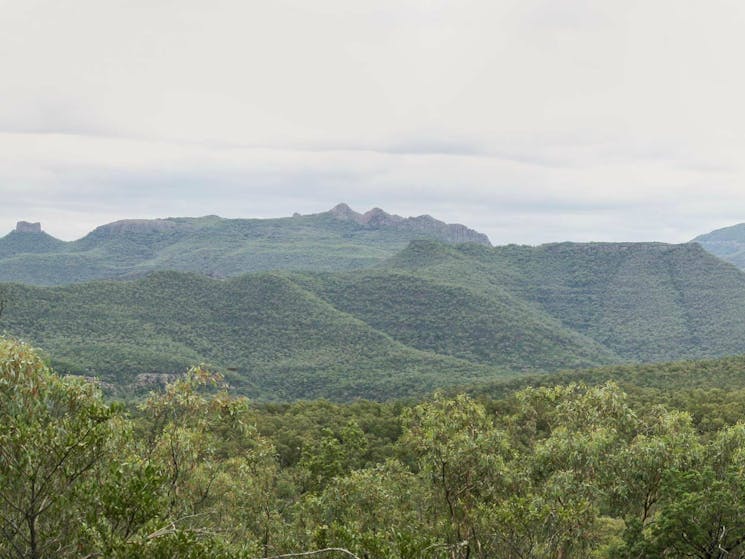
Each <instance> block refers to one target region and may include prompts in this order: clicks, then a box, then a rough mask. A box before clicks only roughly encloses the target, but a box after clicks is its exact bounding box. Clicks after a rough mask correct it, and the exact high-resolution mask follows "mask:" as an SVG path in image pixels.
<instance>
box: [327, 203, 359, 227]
mask: <svg viewBox="0 0 745 559" xmlns="http://www.w3.org/2000/svg"><path fill="white" fill-rule="evenodd" d="M329 213H330V214H331V215H333V216H334V217H335V218H336V219H340V220H342V221H357V222H359V220H360V218H361V217H362V215H361V214H358V213H357V212H356V211H354V210H353V209H352V208H350V207H349V206H347V205H346V204H344V203H343V202H342V203H341V204H337V205H336V206H334V207H333V208H331V209H330V210H329Z"/></svg>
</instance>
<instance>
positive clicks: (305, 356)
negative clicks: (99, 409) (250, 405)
mask: <svg viewBox="0 0 745 559" xmlns="http://www.w3.org/2000/svg"><path fill="white" fill-rule="evenodd" d="M340 223H342V224H343V223H346V222H340ZM345 227H346V225H345ZM117 238H118V237H117ZM5 290H6V292H7V295H8V297H9V298H10V299H11V300H12V303H13V304H12V305H9V306H8V308H7V309H6V311H5V312H4V314H3V317H2V320H3V328H4V329H6V331H7V332H9V333H10V334H12V335H15V336H18V337H22V338H24V339H28V340H30V341H32V342H33V343H35V344H38V345H40V346H42V347H44V348H45V349H46V351H48V352H49V354H50V356H51V359H52V363H53V364H54V366H55V367H57V368H58V369H59V370H62V371H65V372H70V373H75V374H80V375H84V376H97V377H100V378H101V379H102V380H103V381H104V387H105V388H107V389H110V390H111V391H112V393H115V394H116V393H118V394H120V395H127V396H131V395H133V394H134V395H141V394H143V393H144V392H146V391H147V390H149V389H150V388H152V387H153V386H154V385H155V384H157V383H159V382H160V383H162V382H163V380H164V379H165V380H168V379H169V378H172V377H168V376H167V375H173V374H177V373H181V372H183V371H185V370H186V369H187V368H188V367H189V366H190V365H191V364H193V363H207V364H209V365H210V367H211V368H213V369H215V370H218V371H221V372H222V373H223V374H224V375H225V376H226V378H227V379H228V381H229V382H230V383H231V384H232V385H233V386H234V388H235V389H236V390H238V391H240V392H241V393H243V394H246V395H248V396H251V397H254V398H260V399H273V400H288V399H297V398H317V397H327V398H332V399H334V400H347V401H348V400H351V399H354V398H356V397H364V398H370V399H377V400H383V399H386V398H391V397H406V396H421V395H423V394H425V393H428V392H431V391H433V390H434V389H436V388H439V387H443V386H460V385H465V384H474V383H476V382H481V381H485V380H493V379H498V378H505V377H507V376H512V377H515V376H517V375H521V374H525V373H537V372H541V371H552V370H557V369H567V368H587V367H590V366H595V365H604V364H612V363H622V362H629V361H661V360H669V359H691V358H704V357H712V356H720V355H731V354H738V353H743V352H745V345H744V344H745V341H744V340H745V276H743V274H742V273H741V272H739V271H737V270H735V269H734V268H732V267H731V266H729V265H726V264H723V263H722V262H720V261H718V260H716V259H715V258H713V257H711V256H709V255H707V254H706V253H704V252H703V251H702V250H701V249H700V247H697V246H696V245H680V246H672V245H661V244H644V243H641V244H619V245H615V244H614V245H610V244H589V245H575V244H560V245H546V246H541V247H515V246H508V247H499V248H489V247H484V246H479V245H458V246H450V245H444V244H439V243H436V242H430V241H417V242H414V243H412V244H411V245H410V246H409V247H408V248H407V249H406V250H404V251H402V252H401V253H399V254H398V255H397V256H395V257H394V258H391V259H390V260H389V261H387V262H386V263H385V265H383V266H380V267H379V268H376V269H374V270H364V271H355V272H338V273H297V272H296V273H260V274H252V275H247V276H241V277H236V278H231V279H228V280H215V279H209V278H206V277H203V276H197V275H193V274H183V273H177V272H158V273H154V274H152V275H149V276H147V277H145V278H141V279H139V280H136V281H127V282H93V283H89V284H79V285H72V286H67V287H59V288H32V287H27V286H21V285H16V284H7V285H6V286H5ZM696 366H697V367H698V366H699V365H696ZM702 366H703V365H702ZM734 366H735V365H733V367H734ZM666 367H667V368H666V371H667V377H668V378H670V379H673V380H674V382H683V381H682V380H680V378H682V377H683V376H685V375H686V369H687V367H688V365H686V364H685V363H682V364H680V365H679V366H677V367H678V369H679V370H677V371H676V366H675V365H666ZM714 368H717V369H718V368H719V365H715V366H714ZM644 371H645V369H643V368H632V369H623V368H622V367H620V368H613V369H607V370H605V372H602V371H601V372H596V371H592V372H589V373H586V376H589V377H593V378H599V377H600V376H603V375H605V376H606V378H608V379H613V378H616V377H615V375H620V376H624V375H625V376H626V377H636V376H639V375H641V374H643V372H644ZM655 374H656V373H655ZM732 374H733V375H737V374H739V372H738V371H735V370H733V372H732ZM163 375H166V376H165V377H164V376H163ZM580 377H581V374H580ZM580 377H577V378H578V379H580V380H581V378H580ZM697 378H698V379H700V382H702V383H706V382H708V381H707V380H706V377H704V376H702V375H698V376H697ZM619 380H623V379H620V378H619ZM636 380H637V379H635V378H634V384H640V385H644V382H645V381H640V382H636ZM659 380H660V381H661V380H662V377H661V376H660V377H659ZM536 382H539V383H540V382H544V381H540V380H538V381H536ZM545 382H549V381H545ZM550 382H554V381H553V380H552V381H550ZM557 382H560V381H557ZM686 382H689V383H690V385H691V386H693V385H694V383H695V381H693V380H689V381H686ZM117 391H118V392H117Z"/></svg>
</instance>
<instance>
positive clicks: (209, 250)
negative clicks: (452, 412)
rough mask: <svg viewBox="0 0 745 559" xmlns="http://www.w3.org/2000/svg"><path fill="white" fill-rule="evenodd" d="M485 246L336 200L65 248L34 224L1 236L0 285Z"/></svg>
mask: <svg viewBox="0 0 745 559" xmlns="http://www.w3.org/2000/svg"><path fill="white" fill-rule="evenodd" d="M422 238H424V239H432V240H438V241H443V242H448V243H462V242H471V243H477V244H482V245H485V246H489V245H490V243H489V239H488V238H487V237H486V235H483V234H481V233H478V232H476V231H474V230H472V229H469V228H467V227H465V226H463V225H458V224H446V223H443V222H441V221H438V220H436V219H434V218H432V217H430V216H428V215H422V216H419V217H409V218H403V217H400V216H397V215H391V214H388V213H386V212H384V211H383V210H381V209H379V208H374V209H372V210H370V211H368V212H366V213H364V214H359V213H357V212H355V211H353V210H352V209H351V208H350V207H349V206H347V205H346V204H339V205H337V206H336V207H334V208H332V209H331V210H329V211H327V212H323V213H319V214H312V215H299V214H295V215H293V216H292V217H286V218H277V219H223V218H220V217H217V216H207V217H199V218H166V219H151V220H138V219H130V220H124V221H117V222H114V223H109V224H107V225H102V226H100V227H98V228H96V229H95V230H93V231H91V232H90V233H89V234H87V235H86V236H85V237H83V238H81V239H78V240H76V241H72V242H64V241H61V240H59V239H56V238H54V237H52V236H51V235H48V234H47V233H45V232H43V231H42V229H41V225H40V224H38V223H27V222H19V223H18V225H17V227H16V229H15V230H14V231H12V232H10V233H9V234H8V235H6V236H5V237H2V238H0V281H5V282H20V283H26V284H31V285H64V284H69V283H75V282H81V281H91V280H96V279H126V278H136V277H141V276H144V275H145V274H147V273H149V272H152V271H155V270H178V271H185V272H197V273H200V274H204V275H209V276H212V277H229V276H236V275H239V274H243V273H247V272H257V271H267V270H315V271H338V270H352V269H360V268H369V267H371V266H374V265H375V264H378V263H380V262H382V261H383V260H385V259H386V258H388V257H390V256H392V255H393V254H395V253H396V252H398V251H399V250H401V249H403V248H404V247H405V246H406V245H407V243H408V242H409V241H411V240H415V239H422Z"/></svg>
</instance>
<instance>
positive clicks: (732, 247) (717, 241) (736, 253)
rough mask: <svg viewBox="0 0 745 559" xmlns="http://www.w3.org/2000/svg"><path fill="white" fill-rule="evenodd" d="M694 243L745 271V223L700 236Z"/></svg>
mask: <svg viewBox="0 0 745 559" xmlns="http://www.w3.org/2000/svg"><path fill="white" fill-rule="evenodd" d="M692 242H695V243H698V244H700V245H701V246H702V247H704V248H705V249H706V250H708V251H709V252H711V253H712V254H714V255H716V256H718V257H719V258H721V259H723V260H726V261H727V262H731V263H732V264H734V265H735V266H737V267H738V268H741V269H745V223H739V224H737V225H732V226H731V227H724V228H722V229H717V230H716V231H712V232H711V233H706V234H705V235H699V236H698V237H696V238H695V239H693V241H692Z"/></svg>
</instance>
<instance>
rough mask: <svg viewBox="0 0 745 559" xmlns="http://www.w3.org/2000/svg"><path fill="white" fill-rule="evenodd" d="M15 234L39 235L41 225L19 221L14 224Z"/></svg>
mask: <svg viewBox="0 0 745 559" xmlns="http://www.w3.org/2000/svg"><path fill="white" fill-rule="evenodd" d="M16 233H41V223H39V222H38V221H37V222H36V223H31V222H29V221H19V222H18V223H16Z"/></svg>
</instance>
